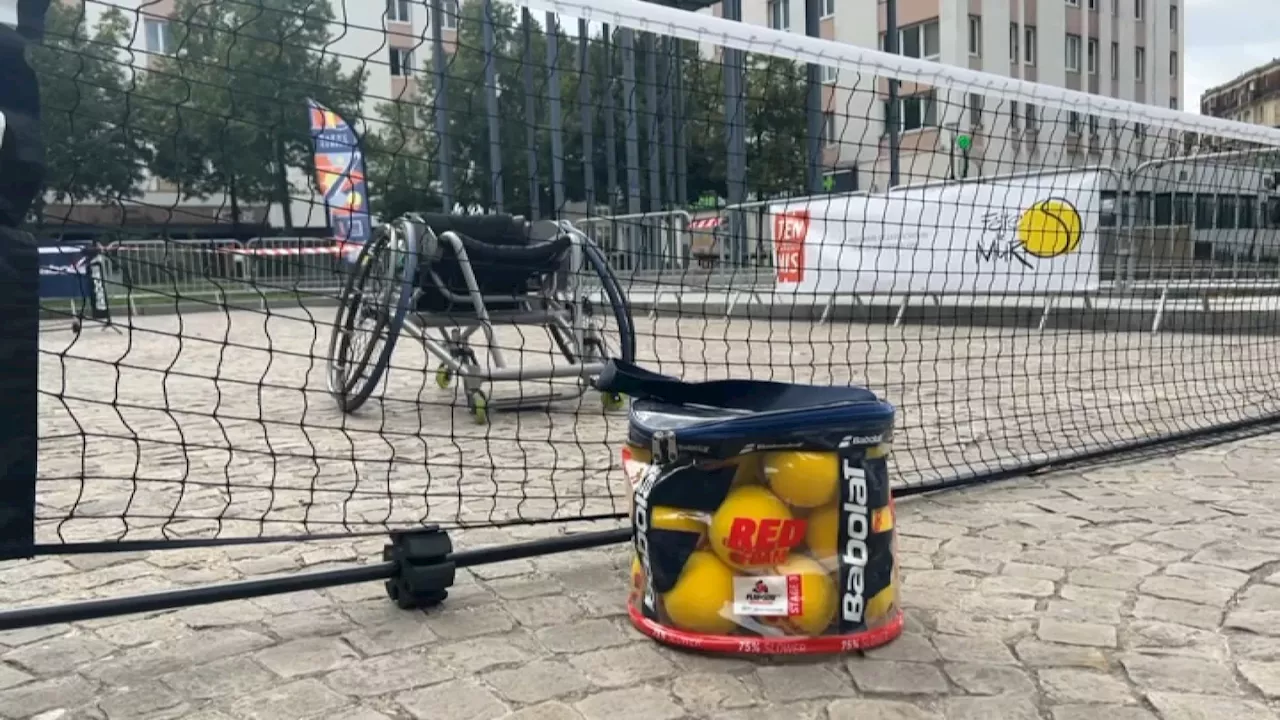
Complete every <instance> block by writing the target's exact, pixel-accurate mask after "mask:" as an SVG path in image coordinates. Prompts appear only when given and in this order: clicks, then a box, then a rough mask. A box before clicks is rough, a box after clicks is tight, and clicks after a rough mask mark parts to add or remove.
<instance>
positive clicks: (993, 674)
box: [942, 662, 1036, 696]
mask: <svg viewBox="0 0 1280 720" xmlns="http://www.w3.org/2000/svg"><path fill="white" fill-rule="evenodd" d="M942 669H943V670H944V671H945V672H946V674H947V677H949V678H951V682H953V683H955V684H956V685H958V686H959V687H960V688H961V689H963V690H964V691H965V692H967V693H969V694H970V695H1006V694H1012V695H1028V696H1029V695H1034V694H1035V693H1036V686H1035V684H1034V683H1032V682H1031V678H1030V677H1028V676H1027V673H1026V672H1024V671H1023V670H1022V669H1021V668H1016V667H1011V666H1008V665H982V664H979V663H957V662H949V663H947V664H945V665H943V668H942Z"/></svg>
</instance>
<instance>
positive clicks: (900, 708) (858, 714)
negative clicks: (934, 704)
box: [827, 698, 943, 720]
mask: <svg viewBox="0 0 1280 720" xmlns="http://www.w3.org/2000/svg"><path fill="white" fill-rule="evenodd" d="M827 717H828V718H830V720H943V718H942V716H941V715H939V714H938V713H936V712H934V711H932V710H926V709H924V708H921V707H920V706H918V705H913V704H911V703H909V702H903V701H900V700H872V699H866V698H859V699H857V700H835V701H833V702H832V703H831V704H830V705H828V706H827Z"/></svg>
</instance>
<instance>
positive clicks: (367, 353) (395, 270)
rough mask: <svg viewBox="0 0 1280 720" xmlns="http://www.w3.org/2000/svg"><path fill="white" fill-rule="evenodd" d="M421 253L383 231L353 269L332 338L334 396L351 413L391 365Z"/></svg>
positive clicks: (396, 233)
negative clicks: (392, 354) (418, 257)
mask: <svg viewBox="0 0 1280 720" xmlns="http://www.w3.org/2000/svg"><path fill="white" fill-rule="evenodd" d="M417 256H418V248H417V245H416V243H414V242H413V240H412V238H411V237H410V236H409V235H408V234H406V233H404V232H402V231H400V230H399V228H398V227H396V226H385V225H384V226H381V227H379V228H378V229H377V230H375V232H374V236H373V238H371V239H370V240H369V242H368V243H366V244H365V246H364V247H363V248H361V250H360V254H359V256H357V258H356V261H355V263H354V265H353V267H351V268H350V269H349V270H348V273H347V282H346V284H345V286H344V287H343V290H342V294H341V296H340V297H339V301H338V312H337V316H336V317H335V318H334V323H333V332H332V334H331V335H330V338H329V373H328V382H329V393H330V394H331V395H333V397H334V399H335V400H336V401H337V403H338V407H339V408H340V409H341V410H342V411H343V412H346V413H350V412H355V411H356V410H357V409H359V408H360V406H361V405H364V403H365V401H366V400H368V399H369V396H370V395H372V394H373V391H374V390H375V389H376V388H377V386H378V382H379V381H380V380H381V379H382V376H383V374H384V373H385V372H386V370H387V366H388V365H389V364H390V362H391V353H392V351H393V350H394V349H395V344H396V340H397V338H398V337H399V336H400V330H401V329H402V328H403V327H404V322H405V314H406V313H407V312H408V309H409V304H410V303H411V302H412V298H413V283H414V280H415V277H416V270H417V263H418V260H417Z"/></svg>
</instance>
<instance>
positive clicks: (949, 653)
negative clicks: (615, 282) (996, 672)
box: [892, 635, 1017, 665]
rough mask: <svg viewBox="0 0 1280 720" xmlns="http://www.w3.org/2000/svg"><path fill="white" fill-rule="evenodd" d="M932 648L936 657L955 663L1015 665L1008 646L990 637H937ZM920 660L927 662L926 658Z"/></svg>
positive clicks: (896, 641)
mask: <svg viewBox="0 0 1280 720" xmlns="http://www.w3.org/2000/svg"><path fill="white" fill-rule="evenodd" d="M900 640H901V638H899V640H895V641H894V642H893V643H892V644H897V643H898V642H899V641H900ZM933 647H935V648H937V654H938V655H940V656H941V657H943V658H944V659H946V660H952V661H955V662H973V663H986V664H997V665H1005V664H1008V665H1012V664H1015V663H1017V659H1016V658H1014V657H1013V653H1012V652H1010V651H1009V646H1008V645H1006V644H1005V643H1003V642H1001V641H1000V640H998V639H996V638H992V637H982V636H975V637H970V636H964V635H938V636H936V637H934V638H933ZM893 659H899V658H893ZM901 659H907V658H901ZM920 659H924V660H926V661H927V660H928V658H920Z"/></svg>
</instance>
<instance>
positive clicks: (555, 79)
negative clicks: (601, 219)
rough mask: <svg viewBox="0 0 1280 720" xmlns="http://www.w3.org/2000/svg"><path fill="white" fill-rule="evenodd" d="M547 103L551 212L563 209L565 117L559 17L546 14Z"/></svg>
mask: <svg viewBox="0 0 1280 720" xmlns="http://www.w3.org/2000/svg"><path fill="white" fill-rule="evenodd" d="M547 103H548V105H549V108H548V114H549V115H550V117H549V120H550V122H549V127H550V128H551V204H552V209H551V215H552V217H555V218H559V217H560V213H562V212H564V202H565V198H564V193H565V189H564V118H562V117H560V113H561V111H562V108H561V105H560V19H559V18H558V17H556V14H555V13H551V12H549V13H547Z"/></svg>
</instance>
